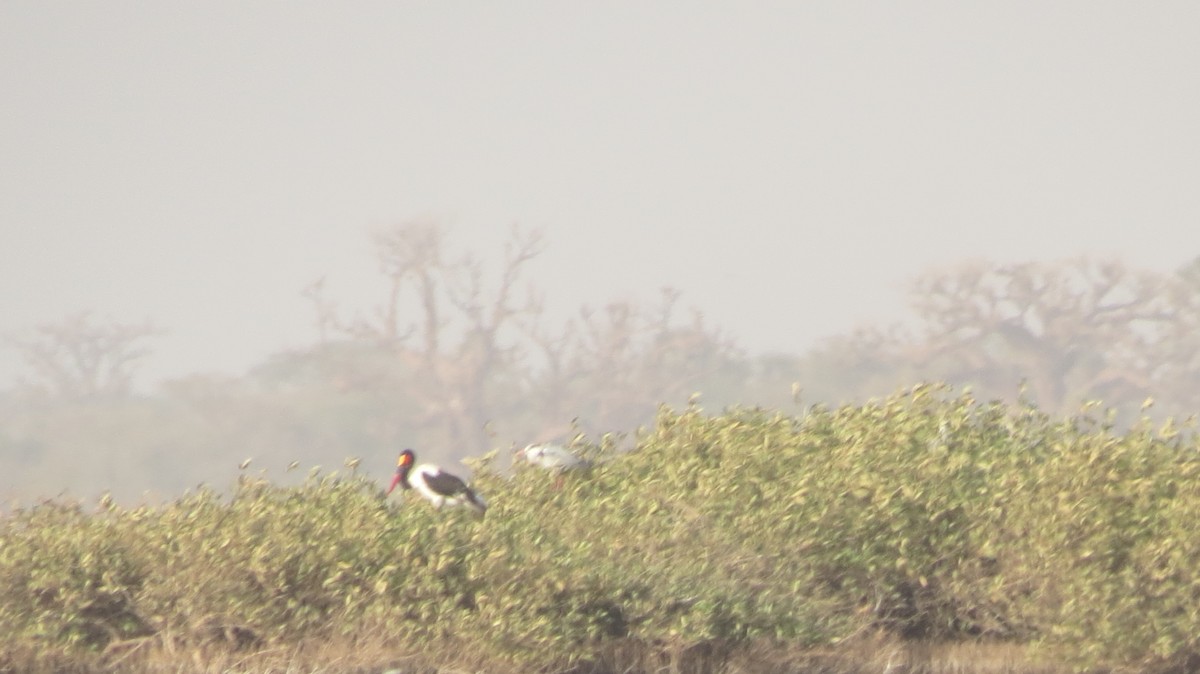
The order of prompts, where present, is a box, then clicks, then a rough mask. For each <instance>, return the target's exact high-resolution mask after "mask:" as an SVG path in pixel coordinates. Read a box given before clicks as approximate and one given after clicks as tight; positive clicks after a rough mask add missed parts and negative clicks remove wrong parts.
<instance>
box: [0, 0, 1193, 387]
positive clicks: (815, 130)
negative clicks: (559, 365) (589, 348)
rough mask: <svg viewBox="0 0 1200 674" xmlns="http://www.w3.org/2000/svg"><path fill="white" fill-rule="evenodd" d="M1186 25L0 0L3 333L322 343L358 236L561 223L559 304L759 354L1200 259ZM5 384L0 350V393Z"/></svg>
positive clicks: (1137, 7)
mask: <svg viewBox="0 0 1200 674" xmlns="http://www.w3.org/2000/svg"><path fill="white" fill-rule="evenodd" d="M1198 66H1200V3H1195V2H1191V1H1179V2H1156V3H1134V2H1125V3H1113V2H1096V1H1093V0H1088V1H1086V2H1046V1H1045V0H1038V1H1036V2H1015V1H1011V0H1005V1H1003V2H993V3H964V2H957V1H956V2H942V3H937V2H920V3H893V2H887V3H884V2H844V1H837V2H785V3H733V2H729V3H709V2H694V1H693V0H687V1H680V2H650V3H647V2H629V3H621V2H602V3H585V2H544V3H543V2H537V3H530V2H497V3H493V2H472V3H464V2H443V1H439V2H421V3H417V2H404V3H402V2H381V3H369V2H354V3H332V2H322V3H310V2H287V3H283V2H271V3H258V2H243V1H240V0H239V1H238V2H141V3H135V2H120V1H118V2H106V3H98V2H65V1H55V2H45V1H44V0H35V1H32V2H21V1H16V0H7V1H6V2H4V3H0V90H2V91H3V95H2V96H0V129H2V131H3V133H0V227H2V228H3V229H2V232H3V239H2V240H0V241H2V245H0V273H2V274H3V276H2V277H0V333H4V332H11V331H17V330H21V329H23V328H28V327H31V326H33V325H35V324H38V323H42V322H51V321H56V320H60V319H62V318H63V317H65V316H66V315H68V314H71V313H73V312H77V311H80V310H85V309H86V310H92V311H94V312H96V314H97V315H98V316H109V317H112V318H114V319H117V320H122V321H129V322H136V321H140V320H144V319H149V320H152V321H154V322H155V323H157V324H158V325H160V326H162V327H164V328H167V329H168V330H170V334H169V335H168V336H166V337H164V338H162V339H161V340H159V342H158V343H157V352H156V354H155V355H154V357H153V358H152V359H151V360H150V361H149V362H148V363H147V365H146V368H145V370H146V372H147V374H148V375H149V376H153V377H164V376H176V375H180V374H184V373H188V372H193V371H215V372H225V373H231V374H236V373H239V372H241V371H242V370H243V369H244V368H245V367H247V366H248V365H251V364H253V363H255V362H257V361H259V360H260V359H262V358H263V357H265V356H266V355H268V354H270V353H272V352H275V351H278V350H281V349H284V348H288V347H297V346H303V345H304V344H307V343H309V342H311V341H312V340H313V338H314V336H315V333H314V331H313V329H312V327H311V323H312V314H311V312H310V311H309V309H308V307H307V306H306V305H305V303H304V301H303V300H302V298H301V296H300V290H301V289H302V288H303V287H304V286H306V285H307V284H308V283H310V282H311V281H313V280H315V279H316V278H318V277H320V276H322V275H325V276H327V286H328V288H329V290H330V291H331V293H332V294H333V295H334V296H335V297H337V298H340V299H342V300H343V301H345V302H346V303H348V304H351V305H356V306H365V305H367V304H369V303H371V302H374V301H375V300H376V299H377V298H378V297H379V295H380V290H381V287H382V284H381V282H380V280H379V276H378V274H377V272H376V269H375V262H374V258H373V255H372V251H371V246H370V241H369V232H371V231H372V230H373V229H375V228H379V227H384V226H387V225H390V224H395V223H399V222H402V221H405V220H409V219H412V218H417V217H426V218H427V217H432V218H436V219H440V220H443V221H445V222H446V223H448V224H450V225H451V226H452V228H453V229H452V231H453V234H454V241H455V243H456V244H458V245H461V246H464V247H471V248H473V249H474V250H475V251H476V252H478V253H480V254H482V255H487V254H489V252H491V251H493V250H494V249H495V248H496V247H497V246H498V245H499V243H500V242H501V241H502V240H503V239H504V237H505V235H506V234H507V232H508V228H509V227H510V225H511V224H513V223H520V224H522V225H524V226H526V227H530V228H540V229H542V230H544V232H545V234H546V240H547V244H548V248H547V250H546V253H545V254H544V255H543V256H542V257H541V258H540V259H539V260H538V261H537V262H536V264H535V266H534V267H533V268H532V269H531V271H532V272H533V275H532V280H533V281H534V282H535V283H537V284H539V285H542V286H543V287H544V288H545V289H546V290H547V292H548V294H549V299H550V301H551V302H552V303H553V306H555V307H557V308H558V309H559V310H560V311H563V312H565V311H567V310H568V309H569V308H572V307H575V306H577V305H579V304H582V303H585V302H588V303H593V304H596V303H602V302H604V301H606V300H608V299H614V298H634V299H649V298H653V297H655V296H657V292H658V289H659V288H660V287H661V286H663V285H673V286H675V287H677V288H679V289H681V290H682V291H683V292H684V302H685V303H687V304H692V305H696V306H698V307H700V308H702V309H703V310H704V311H705V313H706V315H707V317H708V319H709V320H710V322H712V323H714V324H716V325H719V326H722V327H724V328H725V329H726V330H727V331H728V332H729V333H731V334H732V335H733V336H735V337H736V338H738V340H739V341H740V342H741V343H742V344H744V345H746V346H748V347H750V348H753V349H782V350H793V351H802V350H804V349H807V348H809V347H810V346H812V345H813V344H814V343H815V342H816V340H818V339H819V338H821V337H823V336H828V335H833V334H837V333H840V332H843V331H846V330H848V329H850V328H852V327H854V326H855V325H859V324H862V323H869V322H890V321H892V320H894V319H896V318H897V317H899V316H900V315H901V309H902V302H903V300H904V296H903V292H902V291H903V288H904V286H905V283H906V282H907V281H908V280H909V279H910V278H911V277H913V276H914V275H915V274H917V273H918V272H920V271H922V270H926V269H928V268H930V267H931V266H933V265H946V264H950V263H953V262H956V261H959V260H962V259H964V258H968V257H989V258H993V259H997V260H1025V259H1055V258H1061V257H1068V256H1075V255H1079V254H1092V255H1118V256H1120V257H1122V258H1124V259H1125V260H1127V261H1128V262H1129V263H1130V264H1133V265H1138V266H1144V267H1149V268H1154V269H1161V270H1169V269H1173V268H1175V267H1178V266H1179V265H1181V264H1183V263H1184V262H1186V261H1188V260H1190V259H1192V258H1195V257H1196V256H1197V255H1200V217H1198V216H1200V123H1198V122H1197V120H1200V77H1198V76H1197V67H1198ZM18 370H19V367H18V360H17V358H16V354H15V352H14V351H13V350H12V349H3V350H0V388H4V387H6V386H8V385H9V384H11V383H12V381H13V377H14V376H15V373H16V372H17V371H18Z"/></svg>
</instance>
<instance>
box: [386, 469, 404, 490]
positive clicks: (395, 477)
mask: <svg viewBox="0 0 1200 674" xmlns="http://www.w3.org/2000/svg"><path fill="white" fill-rule="evenodd" d="M402 477H403V476H401V475H400V471H399V470H397V471H396V474H395V475H393V476H392V483H391V484H389V485H388V488H387V491H385V492H384V493H383V495H384V496H387V495H388V494H390V493H392V490H393V489H395V488H396V485H398V484H400V479H401V478H402Z"/></svg>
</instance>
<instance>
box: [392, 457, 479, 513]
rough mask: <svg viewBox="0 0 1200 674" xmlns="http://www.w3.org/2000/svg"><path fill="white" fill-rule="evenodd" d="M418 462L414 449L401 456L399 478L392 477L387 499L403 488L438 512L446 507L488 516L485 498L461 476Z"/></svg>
mask: <svg viewBox="0 0 1200 674" xmlns="http://www.w3.org/2000/svg"><path fill="white" fill-rule="evenodd" d="M415 461H416V455H414V454H413V451H412V450H411V449H406V450H404V451H403V452H400V459H399V460H398V461H397V462H396V474H395V475H394V476H393V477H392V483H391V484H390V485H388V488H387V492H386V493H385V495H387V494H391V493H392V490H393V489H395V488H396V485H400V486H401V487H402V488H404V489H416V490H417V493H418V494H420V495H421V496H424V497H425V498H426V499H427V500H428V501H429V502H430V503H432V504H433V506H434V507H435V508H437V509H438V510H441V508H442V506H451V507H454V506H466V507H468V508H470V509H472V510H474V511H475V512H477V513H479V514H480V515H483V514H484V513H485V512H487V502H486V501H484V500H483V497H481V496H480V495H479V494H477V493H475V491H474V490H472V489H471V488H470V487H468V486H467V483H466V482H463V481H462V480H461V479H460V478H459V477H458V476H455V475H451V474H450V473H447V472H446V471H444V470H442V469H441V468H438V467H437V466H434V465H430V464H428V463H423V464H421V465H419V466H414V465H413V463H414V462H415Z"/></svg>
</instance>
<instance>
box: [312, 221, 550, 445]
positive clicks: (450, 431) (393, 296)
mask: <svg viewBox="0 0 1200 674" xmlns="http://www.w3.org/2000/svg"><path fill="white" fill-rule="evenodd" d="M375 246H376V251H377V254H378V259H379V265H380V270H381V271H382V272H383V274H384V276H385V277H386V278H387V280H388V289H387V293H386V296H385V298H384V300H383V302H382V303H381V304H379V305H377V306H376V307H375V309H374V311H373V313H371V314H370V315H368V316H359V317H357V318H355V319H354V320H352V321H349V322H343V321H342V320H341V319H340V318H339V317H338V316H337V312H336V309H335V307H334V306H333V305H332V303H330V302H329V301H328V300H327V299H326V298H325V296H324V294H323V292H322V286H321V285H320V284H319V283H318V284H314V286H312V287H310V289H309V290H307V291H306V296H307V297H308V298H309V300H310V301H311V302H312V303H313V305H314V308H315V310H316V312H317V316H318V324H319V328H320V329H321V330H322V334H323V335H327V334H328V333H329V332H334V331H336V332H338V333H340V334H343V335H346V336H349V337H351V338H354V339H359V340H369V341H372V342H375V343H377V344H378V345H379V346H380V347H382V348H385V349H388V350H390V351H391V352H393V353H394V354H395V355H396V356H397V357H398V358H400V359H401V360H402V361H404V362H405V363H406V364H407V365H408V366H409V369H410V371H411V372H413V378H414V380H415V382H414V383H415V385H417V386H419V387H420V389H421V391H422V392H423V395H422V396H421V401H422V406H423V415H422V418H423V419H424V421H425V422H426V423H429V424H433V425H436V426H439V427H440V428H441V429H442V431H443V432H444V435H445V436H446V439H447V440H448V441H450V442H452V443H454V444H455V445H456V446H458V447H461V448H463V450H468V451H476V450H479V449H481V448H483V447H485V446H486V444H487V434H486V430H485V425H486V423H487V422H488V419H489V417H490V414H489V410H490V407H491V401H490V399H489V394H490V386H491V383H492V382H493V381H494V380H495V378H496V377H497V376H498V374H499V373H500V372H502V371H503V370H505V369H506V368H510V367H512V366H513V365H514V363H515V362H516V360H517V359H518V357H519V355H518V353H517V350H516V347H515V346H514V345H513V344H512V343H511V338H512V337H515V336H516V335H518V334H519V331H518V323H519V322H520V321H521V320H523V318H524V317H526V316H528V315H530V314H531V313H534V312H537V311H540V307H539V306H538V305H537V304H536V303H535V302H534V301H533V300H532V299H529V300H524V301H519V300H518V299H517V295H518V287H517V286H518V283H519V281H520V278H521V275H522V273H523V272H524V269H525V267H526V266H527V264H528V263H529V262H530V261H531V260H533V259H534V258H535V257H536V256H537V255H538V253H539V252H540V251H541V247H542V242H541V236H540V234H538V233H537V232H532V233H526V232H523V231H521V230H519V229H517V228H514V229H513V231H512V234H511V236H510V238H509V240H508V242H507V243H506V244H505V248H504V258H503V260H502V261H501V266H500V271H499V274H498V278H497V279H496V282H495V284H494V287H492V288H491V289H489V284H488V283H486V282H485V279H484V276H485V273H484V269H485V267H484V265H483V263H482V262H481V261H480V260H478V259H476V258H473V257H470V256H467V257H463V258H461V259H458V260H452V259H450V258H449V256H448V253H447V250H446V243H445V231H444V229H443V228H442V227H441V226H440V225H438V224H436V223H431V222H425V221H417V222H409V223H405V224H402V225H400V226H397V227H394V228H391V229H387V230H384V231H381V232H379V233H377V234H376V235H375ZM509 332H511V333H512V335H509V334H508V333H509Z"/></svg>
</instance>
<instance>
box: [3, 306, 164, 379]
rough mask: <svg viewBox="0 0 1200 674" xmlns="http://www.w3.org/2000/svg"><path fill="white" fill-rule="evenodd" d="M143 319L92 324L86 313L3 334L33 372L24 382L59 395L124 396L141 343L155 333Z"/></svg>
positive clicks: (144, 348) (141, 354) (144, 349)
mask: <svg viewBox="0 0 1200 674" xmlns="http://www.w3.org/2000/svg"><path fill="white" fill-rule="evenodd" d="M161 332H162V331H161V330H159V329H157V328H155V327H153V326H151V325H150V324H148V323H142V324H125V323H118V322H115V321H111V320H109V321H104V322H98V321H95V320H93V319H92V318H91V317H90V316H89V315H88V314H87V313H80V314H76V315H74V316H70V317H68V318H66V319H64V320H63V321H61V322H58V323H47V324H43V325H39V326H37V327H36V328H34V329H33V330H32V334H30V335H25V336H9V337H8V338H7V339H6V341H8V343H10V344H11V345H13V346H14V347H15V348H16V349H17V350H18V351H20V353H21V356H22V358H23V360H24V361H25V364H26V365H27V366H28V367H29V370H30V371H31V373H32V374H33V381H32V382H29V383H28V385H29V386H31V387H33V388H39V389H43V390H46V391H48V392H49V393H50V394H52V395H55V396H58V397H62V398H74V399H80V398H98V397H114V396H124V395H128V394H129V393H130V392H131V391H132V386H133V377H134V375H135V374H136V371H137V367H138V365H139V364H140V363H141V361H142V360H143V359H144V358H145V357H146V356H148V355H149V354H150V353H151V349H150V347H149V346H148V345H147V343H146V342H147V341H148V340H149V339H150V338H152V337H154V336H156V335H159V334H161Z"/></svg>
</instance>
